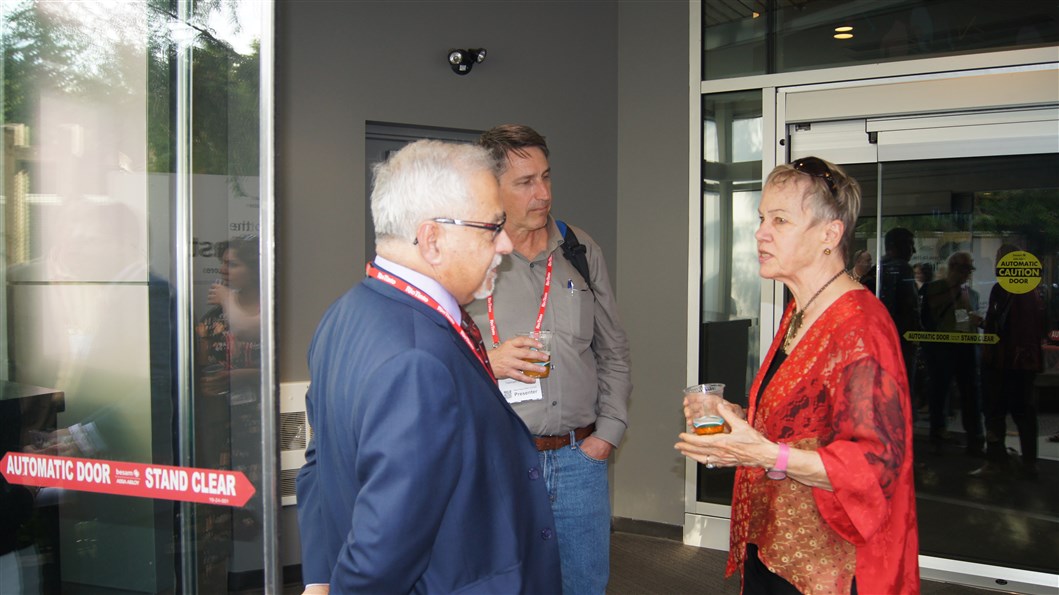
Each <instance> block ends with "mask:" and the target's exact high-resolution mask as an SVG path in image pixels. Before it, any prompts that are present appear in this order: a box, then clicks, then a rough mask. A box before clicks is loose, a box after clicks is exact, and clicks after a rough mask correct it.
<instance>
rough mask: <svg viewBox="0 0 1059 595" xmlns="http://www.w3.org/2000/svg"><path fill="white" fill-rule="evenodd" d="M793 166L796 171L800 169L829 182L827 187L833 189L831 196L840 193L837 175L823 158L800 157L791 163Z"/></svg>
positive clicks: (804, 172)
mask: <svg viewBox="0 0 1059 595" xmlns="http://www.w3.org/2000/svg"><path fill="white" fill-rule="evenodd" d="M791 167H793V168H794V169H795V171H800V172H802V173H803V174H809V175H810V176H813V177H814V178H820V179H822V180H823V181H825V182H827V188H828V189H829V190H830V191H831V196H837V195H838V193H837V192H836V191H835V175H834V174H833V173H831V168H830V167H828V166H827V164H826V163H824V160H823V159H820V158H818V157H806V158H805V159H799V160H798V161H795V162H794V163H792V164H791Z"/></svg>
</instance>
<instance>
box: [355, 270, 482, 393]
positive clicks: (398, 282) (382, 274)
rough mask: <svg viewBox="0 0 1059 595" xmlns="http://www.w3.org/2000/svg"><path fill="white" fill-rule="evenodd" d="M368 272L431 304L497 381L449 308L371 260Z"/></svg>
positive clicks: (371, 275) (428, 304)
mask: <svg viewBox="0 0 1059 595" xmlns="http://www.w3.org/2000/svg"><path fill="white" fill-rule="evenodd" d="M366 273H367V275H368V276H369V277H371V278H372V279H377V280H379V281H382V282H383V283H386V284H387V285H392V286H393V287H395V288H396V289H398V290H399V291H402V292H404V293H406V294H408V295H410V296H412V297H414V298H415V299H417V300H419V301H421V302H423V303H424V304H426V305H427V306H430V307H431V308H433V309H434V310H436V311H437V312H438V313H439V314H441V315H442V316H444V317H445V320H448V321H449V324H451V325H452V328H453V329H455V330H456V332H457V333H459V334H460V337H461V338H463V341H464V343H467V346H468V347H470V348H471V352H472V353H474V356H475V357H477V358H478V361H479V362H481V363H482V367H483V368H485V371H486V372H488V373H489V377H490V378H492V379H493V382H496V376H494V375H493V368H492V367H491V366H490V365H489V364H487V363H486V360H485V359H484V358H483V357H482V354H480V353H478V347H477V345H476V344H475V341H474V339H471V337H470V335H468V334H467V331H465V330H463V327H462V326H460V323H458V322H456V319H455V318H453V317H452V315H451V314H449V312H448V310H446V309H445V308H443V307H442V306H441V304H439V303H438V302H437V300H435V299H434V298H432V297H430V296H429V295H427V294H426V293H425V292H424V291H422V290H421V289H419V288H418V287H416V286H415V285H412V284H411V283H409V282H407V281H405V280H404V279H402V278H400V277H398V276H396V275H391V274H390V273H387V272H386V271H382V270H379V269H378V268H376V267H375V265H373V264H372V263H370V262H369V263H368V266H367V270H366Z"/></svg>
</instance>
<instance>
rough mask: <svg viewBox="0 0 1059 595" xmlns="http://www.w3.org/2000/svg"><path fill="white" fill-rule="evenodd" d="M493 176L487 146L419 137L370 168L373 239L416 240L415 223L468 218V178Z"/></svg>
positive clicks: (495, 165)
mask: <svg viewBox="0 0 1059 595" xmlns="http://www.w3.org/2000/svg"><path fill="white" fill-rule="evenodd" d="M480 171H484V172H488V173H490V174H491V175H493V176H496V175H497V163H496V160H495V159H493V158H492V156H491V155H490V154H489V152H488V151H486V150H485V149H483V148H481V147H478V146H475V145H470V144H463V143H453V142H443V141H437V140H419V141H416V142H414V143H410V144H408V145H405V146H404V147H403V148H402V149H400V150H399V151H397V152H396V153H394V154H392V155H390V157H389V158H387V159H386V161H383V162H382V163H377V164H375V166H374V167H373V168H372V173H373V182H372V191H371V217H372V220H373V221H374V223H375V241H376V243H378V242H380V241H382V240H384V239H404V240H407V241H409V242H411V241H412V240H414V239H415V237H416V230H417V229H418V227H419V224H420V223H422V222H423V221H426V220H428V219H434V218H435V217H451V218H462V217H466V216H467V215H468V214H469V213H470V211H471V209H472V205H471V191H470V185H469V181H470V178H471V176H472V175H474V174H475V173H477V172H480Z"/></svg>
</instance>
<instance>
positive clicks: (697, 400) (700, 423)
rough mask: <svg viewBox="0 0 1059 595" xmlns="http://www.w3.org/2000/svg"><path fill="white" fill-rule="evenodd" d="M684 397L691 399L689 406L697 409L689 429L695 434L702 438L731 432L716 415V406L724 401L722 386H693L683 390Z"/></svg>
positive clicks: (711, 384)
mask: <svg viewBox="0 0 1059 595" xmlns="http://www.w3.org/2000/svg"><path fill="white" fill-rule="evenodd" d="M684 396H685V397H692V398H691V399H690V400H689V401H690V403H689V404H690V405H692V406H698V408H699V410H698V411H695V413H696V415H695V416H694V417H693V418H692V420H691V427H692V429H693V430H694V431H695V433H696V434H699V435H700V436H704V435H709V434H720V433H722V432H730V431H731V429H730V428H729V427H728V424H726V423H725V421H724V418H723V417H721V416H720V415H718V413H717V405H718V404H720V402H721V401H723V400H724V384H721V383H719V382H711V383H706V384H693V385H691V386H689V387H687V388H685V389H684Z"/></svg>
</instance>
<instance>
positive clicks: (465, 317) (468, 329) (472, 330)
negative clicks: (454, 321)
mask: <svg viewBox="0 0 1059 595" xmlns="http://www.w3.org/2000/svg"><path fill="white" fill-rule="evenodd" d="M460 316H461V320H460V326H462V327H463V331H464V332H465V333H467V335H468V336H470V337H471V340H472V341H474V350H475V351H476V352H478V357H480V358H482V361H483V362H485V365H487V366H489V369H490V370H492V369H493V365H492V364H490V363H489V354H488V353H486V351H485V343H483V342H482V332H481V331H480V330H478V325H477V324H475V323H474V319H473V318H471V315H470V314H468V313H467V310H464V309H463V306H460Z"/></svg>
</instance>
